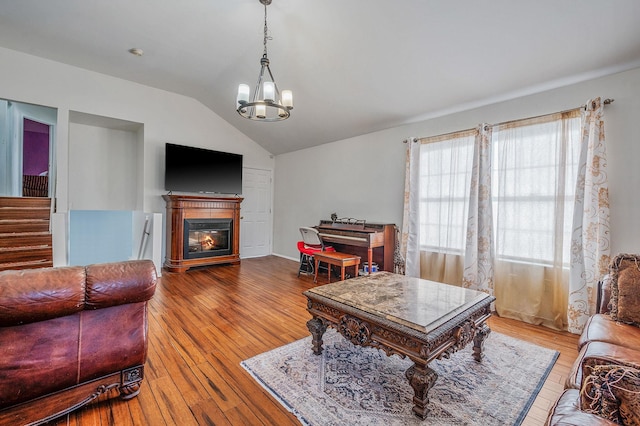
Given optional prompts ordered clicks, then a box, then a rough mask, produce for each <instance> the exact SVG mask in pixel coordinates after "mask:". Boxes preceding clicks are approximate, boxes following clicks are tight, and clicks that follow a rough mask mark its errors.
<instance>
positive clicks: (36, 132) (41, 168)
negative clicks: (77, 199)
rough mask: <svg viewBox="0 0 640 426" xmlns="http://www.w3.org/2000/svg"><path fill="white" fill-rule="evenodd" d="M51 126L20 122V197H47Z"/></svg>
mask: <svg viewBox="0 0 640 426" xmlns="http://www.w3.org/2000/svg"><path fill="white" fill-rule="evenodd" d="M51 127H52V126H51V125H49V124H46V123H41V122H39V121H36V120H32V119H29V118H27V117H24V118H23V120H22V196H23V197H48V196H49V158H50V153H51Z"/></svg>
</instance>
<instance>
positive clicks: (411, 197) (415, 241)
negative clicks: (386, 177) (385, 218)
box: [400, 138, 420, 277]
mask: <svg viewBox="0 0 640 426" xmlns="http://www.w3.org/2000/svg"><path fill="white" fill-rule="evenodd" d="M404 142H405V143H406V145H407V151H406V155H407V158H406V165H405V179H404V213H403V217H402V234H401V238H402V241H401V245H400V246H401V251H402V254H403V256H404V258H405V272H404V273H405V275H407V276H409V277H420V210H419V204H420V146H419V144H418V143H417V140H416V138H408V139H406V140H405V141H404Z"/></svg>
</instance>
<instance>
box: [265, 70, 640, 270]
mask: <svg viewBox="0 0 640 426" xmlns="http://www.w3.org/2000/svg"><path fill="white" fill-rule="evenodd" d="M596 96H601V97H602V98H603V99H604V98H613V99H615V102H614V103H613V104H611V105H608V106H606V107H605V132H606V141H607V149H608V153H607V154H608V172H609V197H610V207H611V243H612V247H611V253H612V254H616V253H619V252H630V253H640V226H639V225H638V217H640V197H639V196H638V194H637V193H638V188H639V187H640V120H639V118H640V68H639V69H635V70H631V71H627V72H624V73H619V74H615V75H611V76H607V77H602V78H598V79H594V80H590V81H586V82H582V83H579V84H574V85H571V86H567V87H563V88H559V89H554V90H550V91H547V92H543V93H539V94H536V95H530V96H525V97H521V98H518V99H513V100H510V101H505V102H500V103H496V104H493V105H488V106H484V107H481V108H476V109H473V110H469V111H464V112H459V113H455V114H450V115H447V116H443V117H438V118H433V119H430V120H426V121H422V122H419V123H413V124H407V125H405V126H400V127H395V128H392V129H388V130H385V131H381V132H376V133H371V134H368V135H362V136H358V137H355V138H351V139H347V140H343V141H338V142H334V143H331V144H326V145H323V146H319V147H315V148H310V149H305V150H301V151H296V152H293V153H288V154H283V155H279V156H277V157H276V173H275V193H274V206H275V207H274V249H273V251H274V253H275V254H279V255H282V256H285V257H291V258H297V257H298V252H297V249H296V242H297V241H298V240H299V239H300V233H299V231H298V228H299V227H300V226H309V225H316V224H318V222H319V220H320V219H329V216H330V214H331V213H332V212H336V213H337V214H338V217H355V218H359V219H366V220H368V221H370V222H389V223H395V224H397V225H398V226H401V225H402V203H403V191H404V161H405V146H404V144H403V143H402V141H403V140H404V139H406V138H408V137H418V138H419V137H424V136H433V135H439V134H442V133H447V132H452V131H456V130H463V129H469V128H472V127H475V126H476V125H478V124H480V123H499V122H503V121H508V120H514V119H519V118H526V117H532V116H537V115H543V114H548V113H551V112H555V111H562V110H566V109H572V108H575V107H578V106H580V105H582V104H584V103H585V101H586V100H587V99H589V98H592V97H596ZM424 98H425V102H429V97H428V94H424Z"/></svg>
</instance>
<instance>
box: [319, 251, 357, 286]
mask: <svg viewBox="0 0 640 426" xmlns="http://www.w3.org/2000/svg"><path fill="white" fill-rule="evenodd" d="M313 257H314V259H315V277H314V279H313V282H314V283H315V282H318V264H319V263H320V262H324V263H326V264H327V271H328V272H327V278H328V282H331V268H330V267H329V265H334V266H339V267H340V280H341V281H344V269H345V268H346V267H347V266H353V267H354V268H355V272H354V275H353V276H354V277H357V276H358V269H359V267H360V256H356V255H354V254H347V253H340V252H328V251H323V252H319V253H316V254H314V255H313Z"/></svg>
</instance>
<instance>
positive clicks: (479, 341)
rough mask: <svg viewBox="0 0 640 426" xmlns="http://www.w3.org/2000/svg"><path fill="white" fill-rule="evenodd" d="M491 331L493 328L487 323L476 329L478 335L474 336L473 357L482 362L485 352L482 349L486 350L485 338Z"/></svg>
mask: <svg viewBox="0 0 640 426" xmlns="http://www.w3.org/2000/svg"><path fill="white" fill-rule="evenodd" d="M489 333H491V329H490V328H489V326H488V325H487V324H482V325H481V326H480V327H478V329H477V330H476V335H475V336H473V359H475V360H476V361H478V362H480V361H482V357H483V356H484V354H483V353H482V351H483V350H484V340H485V339H486V338H487V336H488V335H489Z"/></svg>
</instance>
